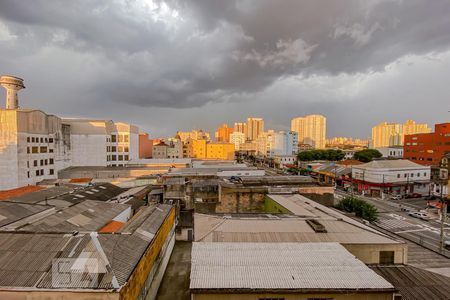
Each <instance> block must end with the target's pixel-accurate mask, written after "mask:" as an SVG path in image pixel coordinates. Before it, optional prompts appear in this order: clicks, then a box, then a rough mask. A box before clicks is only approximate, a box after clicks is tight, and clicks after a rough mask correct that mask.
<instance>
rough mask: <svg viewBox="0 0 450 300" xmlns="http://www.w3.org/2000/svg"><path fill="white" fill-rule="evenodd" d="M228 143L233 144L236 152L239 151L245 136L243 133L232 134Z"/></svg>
mask: <svg viewBox="0 0 450 300" xmlns="http://www.w3.org/2000/svg"><path fill="white" fill-rule="evenodd" d="M230 143H231V144H234V148H235V149H236V151H238V150H240V148H241V145H242V144H244V143H245V134H244V133H243V132H236V131H235V132H233V133H232V134H230Z"/></svg>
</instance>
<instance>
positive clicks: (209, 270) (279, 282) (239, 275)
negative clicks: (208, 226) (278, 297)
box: [190, 243, 394, 292]
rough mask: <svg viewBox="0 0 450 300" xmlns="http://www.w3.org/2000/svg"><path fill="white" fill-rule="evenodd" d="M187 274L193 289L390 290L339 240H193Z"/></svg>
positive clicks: (256, 290)
mask: <svg viewBox="0 0 450 300" xmlns="http://www.w3.org/2000/svg"><path fill="white" fill-rule="evenodd" d="M190 278H191V284H190V288H191V290H192V291H193V292H195V291H196V290H206V291H207V290H227V289H232V290H234V291H236V290H245V291H253V292H260V291H261V290H262V291H269V290H278V291H279V290H301V291H304V292H308V291H330V290H341V289H345V290H347V291H349V290H353V291H354V292H356V291H360V290H364V291H371V290H372V291H386V292H392V291H393V290H394V287H393V286H392V285H391V284H390V283H389V282H387V281H386V280H385V279H383V278H382V277H381V276H379V275H377V274H376V273H375V272H374V271H372V270H371V269H369V268H368V267H367V266H366V265H365V264H364V263H363V262H361V261H360V260H358V259H357V258H356V257H354V256H353V255H352V254H350V253H349V252H348V251H347V250H346V249H345V248H344V247H343V246H341V245H339V244H338V243H317V244H299V243H194V244H193V246H192V268H191V277H190ZM258 290H260V291H258Z"/></svg>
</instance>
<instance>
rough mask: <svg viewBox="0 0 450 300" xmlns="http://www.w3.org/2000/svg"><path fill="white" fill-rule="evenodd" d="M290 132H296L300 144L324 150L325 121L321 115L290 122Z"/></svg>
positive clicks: (299, 118) (295, 119)
mask: <svg viewBox="0 0 450 300" xmlns="http://www.w3.org/2000/svg"><path fill="white" fill-rule="evenodd" d="M291 131H294V132H297V134H298V141H299V143H300V144H308V145H311V146H312V147H313V148H315V149H325V144H326V132H327V119H326V118H325V117H324V116H322V115H308V116H305V117H298V118H294V119H292V120H291Z"/></svg>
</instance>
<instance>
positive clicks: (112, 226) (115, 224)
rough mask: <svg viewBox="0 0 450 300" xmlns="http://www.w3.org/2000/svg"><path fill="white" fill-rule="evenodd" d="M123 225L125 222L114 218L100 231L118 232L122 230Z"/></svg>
mask: <svg viewBox="0 0 450 300" xmlns="http://www.w3.org/2000/svg"><path fill="white" fill-rule="evenodd" d="M123 225H125V223H123V222H119V221H114V220H112V221H111V222H109V223H108V224H106V225H105V226H104V227H103V228H101V229H100V230H99V231H98V232H103V233H110V232H117V231H119V230H120V228H122V227H123Z"/></svg>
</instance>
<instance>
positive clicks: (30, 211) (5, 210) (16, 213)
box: [0, 201, 52, 227]
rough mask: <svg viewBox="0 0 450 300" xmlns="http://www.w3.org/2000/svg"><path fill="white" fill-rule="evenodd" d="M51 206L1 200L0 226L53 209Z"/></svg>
mask: <svg viewBox="0 0 450 300" xmlns="http://www.w3.org/2000/svg"><path fill="white" fill-rule="evenodd" d="M51 208H52V207H51V206H44V205H37V204H25V203H15V202H8V201H1V202H0V227H2V226H5V225H7V224H11V223H13V222H16V221H18V220H21V219H23V218H26V217H29V216H32V215H34V214H37V213H40V212H43V211H45V210H48V209H51Z"/></svg>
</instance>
